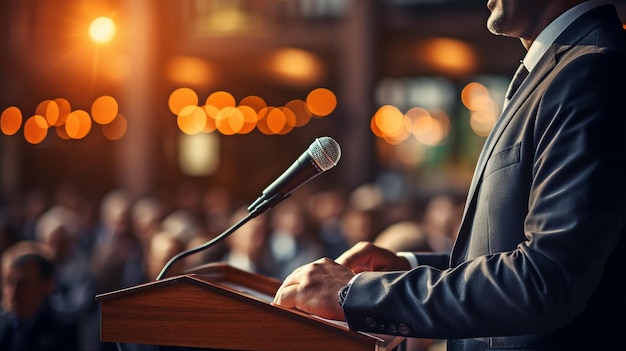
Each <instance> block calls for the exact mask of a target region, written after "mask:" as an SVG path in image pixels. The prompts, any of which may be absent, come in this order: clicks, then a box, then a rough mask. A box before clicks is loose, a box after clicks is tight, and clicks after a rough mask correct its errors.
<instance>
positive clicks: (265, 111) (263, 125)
mask: <svg viewBox="0 0 626 351" xmlns="http://www.w3.org/2000/svg"><path fill="white" fill-rule="evenodd" d="M274 109H275V107H272V106H267V107H264V108H262V109H261V111H259V113H258V120H257V125H256V127H257V129H258V130H259V131H260V132H261V133H263V134H265V135H272V134H274V132H272V130H271V129H270V128H269V126H268V123H267V116H268V115H269V114H270V112H271V111H272V110H274Z"/></svg>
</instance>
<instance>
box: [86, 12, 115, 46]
mask: <svg viewBox="0 0 626 351" xmlns="http://www.w3.org/2000/svg"><path fill="white" fill-rule="evenodd" d="M89 36H90V37H91V39H93V40H94V41H96V42H98V43H108V42H109V41H111V40H112V39H113V37H114V36H115V23H113V20H111V19H110V18H108V17H98V18H96V19H95V20H93V21H92V22H91V25H90V26H89Z"/></svg>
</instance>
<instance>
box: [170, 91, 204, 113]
mask: <svg viewBox="0 0 626 351" xmlns="http://www.w3.org/2000/svg"><path fill="white" fill-rule="evenodd" d="M197 105H198V94H196V92H195V91H193V90H192V89H189V88H178V89H176V90H174V91H173V92H172V93H171V94H170V97H169V100H168V107H169V108H170V111H172V113H173V114H174V115H176V116H178V114H180V112H181V111H182V110H183V109H184V108H185V107H187V106H197Z"/></svg>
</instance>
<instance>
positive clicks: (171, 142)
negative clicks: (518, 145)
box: [0, 0, 626, 202]
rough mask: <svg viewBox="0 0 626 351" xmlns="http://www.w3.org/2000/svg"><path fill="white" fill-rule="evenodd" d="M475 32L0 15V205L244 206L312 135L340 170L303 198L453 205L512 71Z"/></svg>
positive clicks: (391, 1)
mask: <svg viewBox="0 0 626 351" xmlns="http://www.w3.org/2000/svg"><path fill="white" fill-rule="evenodd" d="M615 4H616V5H617V6H618V7H619V10H620V13H621V15H622V18H626V10H625V8H626V1H615ZM487 16H488V11H487V9H486V4H485V1H482V0H480V1H476V0H448V1H447V0H439V1H436V0H387V1H357V0H352V1H351V0H178V1H167V0H124V1H120V0H97V1H96V0H90V1H76V0H54V1H52V0H21V1H3V2H2V3H1V4H0V42H1V43H2V45H3V48H2V50H1V51H0V110H1V111H2V133H0V190H1V192H0V195H1V198H2V199H3V201H8V200H7V199H10V198H11V197H12V196H17V195H16V194H20V193H23V192H25V191H27V190H29V189H33V188H36V189H43V190H44V191H54V189H55V188H57V187H59V186H62V185H70V186H72V187H74V188H76V189H78V191H80V192H81V193H82V194H84V195H85V196H89V197H92V198H99V197H101V196H102V195H103V194H105V193H106V192H108V191H110V190H111V189H114V188H118V187H122V188H126V189H128V190H129V191H130V192H131V193H132V194H133V195H134V196H136V197H141V196H144V195H146V194H150V193H159V192H168V191H171V189H174V188H176V187H179V186H180V185H181V184H191V185H192V186H193V187H197V188H208V187H213V186H220V187H225V188H227V189H228V190H229V191H231V192H232V194H233V195H234V196H235V197H236V198H238V199H241V201H244V202H245V201H247V200H252V199H253V198H256V196H257V194H258V193H259V192H260V191H261V190H262V189H264V187H265V186H266V185H268V184H269V182H271V181H272V180H273V179H274V178H275V177H277V176H278V175H279V174H280V173H281V172H282V171H283V170H284V169H286V167H287V166H288V165H290V164H291V163H292V162H293V161H294V160H295V158H296V157H298V156H299V155H300V154H301V153H302V152H303V151H304V150H305V149H306V148H307V147H308V146H309V144H310V143H311V142H312V141H313V140H314V139H315V138H316V137H319V136H324V135H327V136H331V137H333V138H334V139H335V140H337V141H338V142H339V144H340V145H341V148H342V152H343V155H342V159H341V161H340V162H339V165H338V166H337V167H336V168H334V169H333V170H331V171H329V174H325V175H324V176H323V177H320V178H318V179H316V180H315V181H314V182H312V183H310V185H309V184H308V185H307V187H314V188H316V189H320V188H322V189H323V188H330V187H340V188H343V189H346V190H347V191H350V190H352V189H354V188H356V187H358V186H360V185H362V184H368V183H377V184H381V185H382V186H384V187H385V189H386V194H387V195H386V196H390V197H402V196H405V195H407V194H410V195H414V194H418V195H419V194H423V193H429V192H436V191H440V190H443V189H454V190H459V191H464V190H465V188H466V186H467V184H468V183H469V180H470V177H471V173H472V170H473V166H474V162H475V160H476V158H477V155H478V152H479V150H480V147H481V146H482V143H483V142H484V138H485V136H486V134H487V133H488V131H489V130H490V128H491V126H492V125H493V123H494V121H495V118H496V117H497V115H498V113H499V110H500V108H501V101H502V100H503V97H502V96H503V92H504V90H505V88H506V85H507V83H508V80H509V78H510V76H511V75H512V73H513V71H514V69H515V67H516V66H517V63H518V60H519V59H520V58H521V57H522V56H523V54H524V52H523V48H522V46H521V44H520V43H519V42H518V41H517V40H516V39H510V38H503V37H496V36H493V35H491V34H490V33H489V32H488V31H487V30H486V28H485V21H486V18H487ZM97 19H98V20H97Z"/></svg>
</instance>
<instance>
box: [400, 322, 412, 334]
mask: <svg viewBox="0 0 626 351" xmlns="http://www.w3.org/2000/svg"><path fill="white" fill-rule="evenodd" d="M398 331H399V332H400V334H402V335H409V334H411V328H410V327H409V326H408V325H406V324H404V323H400V325H398Z"/></svg>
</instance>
